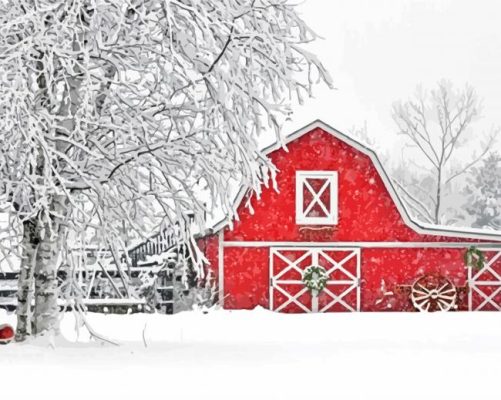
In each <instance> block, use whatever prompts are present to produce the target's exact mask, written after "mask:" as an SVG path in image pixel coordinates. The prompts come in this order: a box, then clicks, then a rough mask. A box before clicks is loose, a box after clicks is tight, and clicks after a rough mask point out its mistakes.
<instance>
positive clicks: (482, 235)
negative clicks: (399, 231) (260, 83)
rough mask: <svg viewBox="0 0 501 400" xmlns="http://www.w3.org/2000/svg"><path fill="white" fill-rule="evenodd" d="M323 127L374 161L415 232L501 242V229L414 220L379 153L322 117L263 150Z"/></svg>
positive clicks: (279, 146) (237, 200) (239, 199)
mask: <svg viewBox="0 0 501 400" xmlns="http://www.w3.org/2000/svg"><path fill="white" fill-rule="evenodd" d="M317 128H320V129H322V130H324V131H325V132H327V133H329V134H331V135H332V136H334V137H336V138H337V139H339V140H341V141H343V142H345V143H347V144H348V145H350V146H352V147H353V148H355V149H356V150H358V151H360V152H361V153H363V154H365V155H366V156H368V157H369V158H370V159H371V161H372V163H373V164H374V167H375V168H376V170H377V172H378V174H379V176H380V177H381V179H382V180H383V183H384V185H385V187H386V189H387V190H388V192H389V194H390V197H391V198H392V200H393V202H394V204H395V206H396V207H397V209H398V211H399V213H400V215H401V217H402V219H403V221H404V222H405V224H406V225H407V226H408V227H409V228H411V229H412V230H414V231H415V232H417V233H419V234H422V235H434V236H445V237H453V238H465V239H480V240H493V241H499V242H500V243H501V232H497V231H488V230H482V229H466V228H464V229H463V228H461V229H459V228H455V227H448V226H436V225H431V224H425V223H422V222H418V221H414V220H413V219H412V218H411V216H410V214H409V212H408V210H407V208H406V207H405V205H404V203H403V202H402V200H401V199H400V197H399V196H398V194H397V191H396V189H395V186H394V185H393V183H392V182H391V179H390V178H389V175H388V174H387V173H386V171H385V169H384V168H383V165H382V163H381V161H380V160H379V158H378V156H377V154H376V153H375V152H374V151H373V150H371V149H370V148H368V147H367V146H365V145H363V144H362V143H360V142H358V141H356V140H354V139H352V138H351V137H349V136H348V135H345V134H344V133H341V132H340V131H338V130H337V129H335V128H333V127H332V126H330V125H328V124H326V123H324V122H322V121H321V120H315V121H313V122H312V123H310V124H308V125H306V126H304V127H303V128H301V129H299V130H297V131H296V132H294V133H292V134H291V135H289V136H286V137H285V139H284V145H282V144H281V143H276V144H274V145H272V146H269V147H267V148H265V149H264V150H263V153H264V154H266V155H269V154H270V153H272V152H273V151H275V150H279V149H285V150H287V148H286V147H284V146H286V145H287V144H288V143H290V142H292V141H294V140H296V139H298V138H300V137H301V136H303V135H305V134H306V133H308V132H311V131H312V130H314V129H317ZM247 192H248V189H247V188H244V187H242V188H240V190H239V192H238V194H237V196H236V198H235V201H234V207H235V210H236V209H237V207H238V206H239V205H240V204H241V202H242V201H243V199H244V197H245V195H246V194H247ZM228 225H230V222H229V221H228V219H227V218H225V219H223V220H222V221H220V222H219V223H217V224H216V225H215V226H214V227H213V228H212V230H213V231H214V232H217V231H219V230H221V229H223V228H225V227H226V226H228Z"/></svg>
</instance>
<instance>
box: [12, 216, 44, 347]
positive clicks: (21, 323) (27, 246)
mask: <svg viewBox="0 0 501 400" xmlns="http://www.w3.org/2000/svg"><path fill="white" fill-rule="evenodd" d="M39 241H40V238H39V235H38V229H37V221H36V219H32V220H31V219H30V220H27V221H25V222H24V223H23V244H24V254H23V258H22V260H21V269H20V271H19V278H18V289H17V328H16V341H18V342H21V341H23V340H25V339H26V336H29V335H30V334H31V323H32V320H31V316H32V310H31V308H32V307H31V302H32V300H33V275H34V270H35V264H36V257H37V250H38V246H39Z"/></svg>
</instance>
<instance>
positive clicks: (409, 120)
mask: <svg viewBox="0 0 501 400" xmlns="http://www.w3.org/2000/svg"><path fill="white" fill-rule="evenodd" d="M479 112H480V104H479V101H478V97H477V95H476V93H475V91H474V90H473V88H472V87H470V86H466V87H465V88H464V89H462V90H456V89H454V88H453V86H452V85H451V84H450V83H449V82H446V81H441V82H439V83H438V85H437V88H436V89H434V90H432V91H431V93H428V92H425V91H423V90H420V89H418V90H417V93H416V95H415V97H414V98H413V99H410V100H408V101H406V102H398V103H396V104H394V106H393V119H394V121H395V123H396V124H397V127H398V133H399V134H401V135H404V136H405V137H406V138H407V139H408V140H409V142H410V143H411V144H412V146H413V147H414V148H416V149H417V150H418V153H419V154H420V155H421V158H422V159H423V160H424V161H423V164H422V165H421V167H422V168H424V169H425V170H426V171H427V172H428V173H429V175H430V176H431V178H432V181H433V182H432V185H431V186H432V187H426V186H425V185H421V184H420V183H419V182H417V181H416V180H414V182H411V184H407V183H406V182H404V181H402V180H399V179H395V182H396V185H397V187H398V189H399V191H400V193H401V195H402V197H403V199H404V200H405V201H406V204H407V205H408V206H409V207H410V208H411V209H412V210H413V211H414V213H415V214H416V215H417V216H418V217H419V218H420V219H422V220H424V221H425V222H430V223H435V224H440V223H444V222H445V221H444V218H443V202H444V197H445V196H446V194H447V193H446V190H447V188H448V187H449V186H450V185H451V183H452V182H453V181H454V180H456V179H457V178H458V177H460V176H461V175H463V174H465V173H466V172H468V171H469V170H470V168H472V167H473V166H474V165H475V164H477V163H478V162H479V161H480V160H482V158H483V157H484V156H485V155H486V154H487V152H488V151H489V150H490V149H491V147H492V145H493V143H494V140H495V137H496V134H497V132H498V131H497V130H495V131H493V132H491V133H490V134H489V135H487V137H486V140H485V142H484V143H481V148H480V151H479V153H478V154H473V155H470V154H469V155H468V156H467V157H465V156H464V153H467V154H468V153H469V152H466V151H464V152H462V153H461V152H460V149H463V150H464V147H465V146H466V145H467V144H469V145H470V146H472V145H474V144H475V143H474V142H479V139H480V137H482V135H481V134H479V133H478V132H474V131H473V130H472V126H473V123H474V122H475V120H476V118H478V116H479ZM465 158H466V160H467V161H464V159H465Z"/></svg>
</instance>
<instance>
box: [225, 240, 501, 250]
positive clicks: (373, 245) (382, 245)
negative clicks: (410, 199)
mask: <svg viewBox="0 0 501 400" xmlns="http://www.w3.org/2000/svg"><path fill="white" fill-rule="evenodd" d="M220 243H221V245H222V247H223V248H224V247H294V248H296V249H298V250H300V249H304V248H312V247H320V248H325V247H328V248H338V249H339V248H343V249H346V250H350V249H355V248H367V249H464V248H469V247H471V246H475V247H477V248H479V249H481V250H483V251H499V250H501V243H471V242H270V241H262V242H261V241H223V242H220Z"/></svg>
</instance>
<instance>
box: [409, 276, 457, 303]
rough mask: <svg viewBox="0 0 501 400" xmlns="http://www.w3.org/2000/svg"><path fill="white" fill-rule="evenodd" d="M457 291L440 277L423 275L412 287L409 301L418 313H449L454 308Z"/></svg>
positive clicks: (447, 280) (448, 281) (450, 283)
mask: <svg viewBox="0 0 501 400" xmlns="http://www.w3.org/2000/svg"><path fill="white" fill-rule="evenodd" d="M456 299H457V290H456V288H455V286H454V285H453V284H452V282H451V281H450V280H449V279H447V278H445V277H443V276H441V275H424V276H422V277H420V278H418V279H417V280H416V281H415V282H414V283H413V285H412V289H411V300H412V304H413V305H414V307H415V308H416V310H418V311H424V312H428V311H449V310H450V309H452V308H455V306H456Z"/></svg>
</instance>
